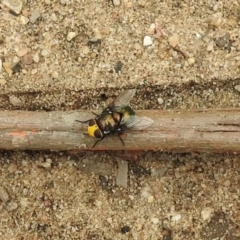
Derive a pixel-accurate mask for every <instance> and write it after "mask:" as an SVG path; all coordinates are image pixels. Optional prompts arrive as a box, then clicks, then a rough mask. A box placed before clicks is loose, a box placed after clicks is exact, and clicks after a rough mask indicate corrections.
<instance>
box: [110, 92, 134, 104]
mask: <svg viewBox="0 0 240 240" xmlns="http://www.w3.org/2000/svg"><path fill="white" fill-rule="evenodd" d="M135 93H136V89H129V90H126V91H124V92H122V93H120V95H119V96H118V97H117V98H116V99H115V100H114V101H113V102H112V103H111V104H110V105H109V106H111V107H113V106H115V107H125V106H127V105H129V102H130V101H131V99H132V98H133V96H134V95H135Z"/></svg>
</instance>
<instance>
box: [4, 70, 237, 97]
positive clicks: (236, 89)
mask: <svg viewBox="0 0 240 240" xmlns="http://www.w3.org/2000/svg"><path fill="white" fill-rule="evenodd" d="M0 72H1V71H0ZM235 89H236V90H237V91H239V92H240V85H236V86H235Z"/></svg>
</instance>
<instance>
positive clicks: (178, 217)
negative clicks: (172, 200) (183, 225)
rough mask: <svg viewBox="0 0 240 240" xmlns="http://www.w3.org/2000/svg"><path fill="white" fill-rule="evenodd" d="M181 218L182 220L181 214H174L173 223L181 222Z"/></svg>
mask: <svg viewBox="0 0 240 240" xmlns="http://www.w3.org/2000/svg"><path fill="white" fill-rule="evenodd" d="M181 218H182V216H181V214H179V213H176V214H174V215H173V216H172V219H171V220H172V221H173V222H178V221H179V220H181Z"/></svg>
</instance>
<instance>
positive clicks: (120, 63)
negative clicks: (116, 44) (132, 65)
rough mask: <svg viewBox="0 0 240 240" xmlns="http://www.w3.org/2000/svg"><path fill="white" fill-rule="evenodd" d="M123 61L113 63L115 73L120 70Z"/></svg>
mask: <svg viewBox="0 0 240 240" xmlns="http://www.w3.org/2000/svg"><path fill="white" fill-rule="evenodd" d="M122 66H123V63H122V62H121V61H117V62H116V63H115V65H114V70H115V72H116V73H119V72H121V70H122Z"/></svg>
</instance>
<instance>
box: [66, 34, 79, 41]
mask: <svg viewBox="0 0 240 240" xmlns="http://www.w3.org/2000/svg"><path fill="white" fill-rule="evenodd" d="M76 36H77V33H76V32H69V33H68V35H67V40H68V41H69V42H70V41H71V40H72V39H73V38H75V37H76Z"/></svg>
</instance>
